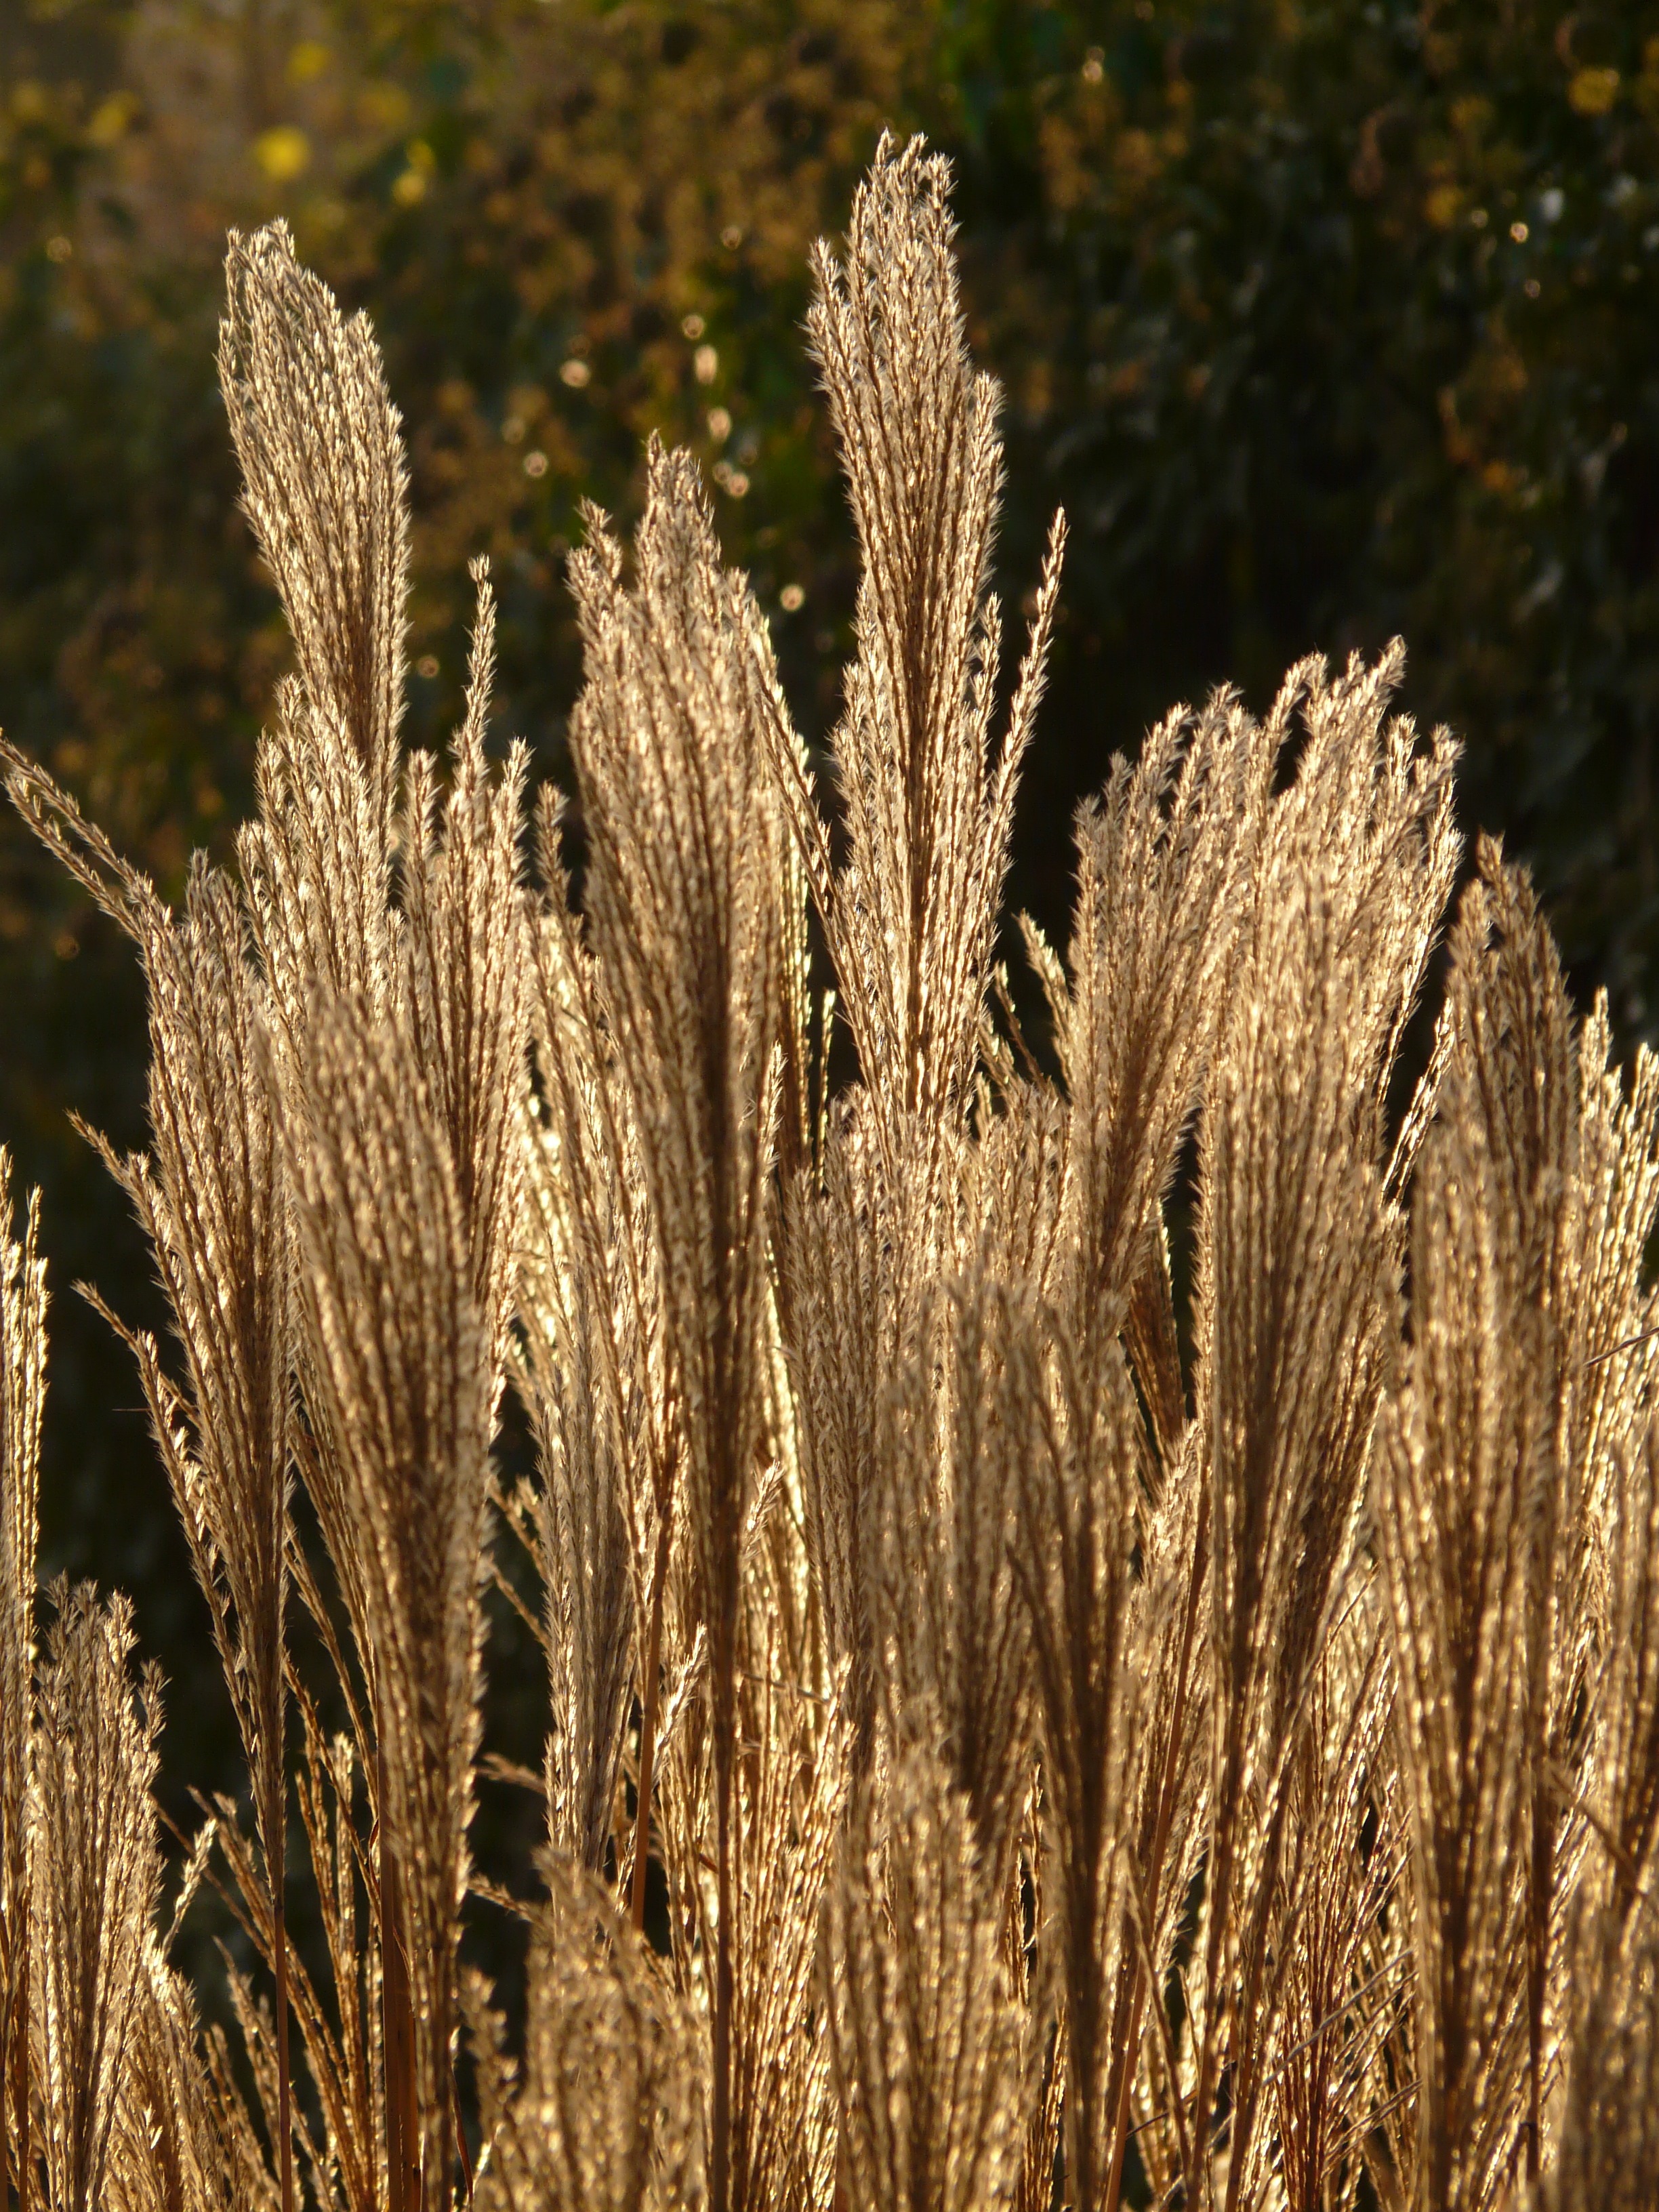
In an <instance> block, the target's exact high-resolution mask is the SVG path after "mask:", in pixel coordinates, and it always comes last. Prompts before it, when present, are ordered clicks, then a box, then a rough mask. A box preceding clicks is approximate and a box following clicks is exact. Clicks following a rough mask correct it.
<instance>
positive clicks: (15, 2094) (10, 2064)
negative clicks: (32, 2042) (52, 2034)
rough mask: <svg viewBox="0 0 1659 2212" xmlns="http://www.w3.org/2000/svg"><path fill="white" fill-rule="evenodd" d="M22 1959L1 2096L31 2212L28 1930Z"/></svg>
mask: <svg viewBox="0 0 1659 2212" xmlns="http://www.w3.org/2000/svg"><path fill="white" fill-rule="evenodd" d="M22 1936H23V1941H22V1943H21V1952H22V1956H21V1958H20V1959H19V1960H18V1962H17V1982H16V1986H15V1989H14V1990H13V1992H12V1996H11V2015H12V2016H11V2018H10V2020H9V2021H8V2022H7V2023H6V2031H7V2040H6V2070H7V2072H8V2074H9V2076H10V2079H9V2081H4V2082H0V2096H3V2097H8V2098H9V2100H10V2103H11V2108H12V2130H13V2140H14V2142H15V2144H16V2146H17V2212H29V2202H30V2199H29V2166H30V2160H29V2048H28V2045H29V2038H28V2027H29V1952H28V1930H27V1925H25V1927H24V1929H23V1930H22ZM4 2136H5V2129H4V2126H3V2124H0V2165H3V2162H4V2160H3V2154H4V2150H5V2142H4Z"/></svg>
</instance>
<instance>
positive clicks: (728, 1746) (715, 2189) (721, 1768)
mask: <svg viewBox="0 0 1659 2212" xmlns="http://www.w3.org/2000/svg"><path fill="white" fill-rule="evenodd" d="M722 1671H723V1672H724V1673H725V1674H726V1681H725V1682H724V1684H723V1685H722V1684H720V1683H719V1682H717V1683H716V1685H715V1711H714V1790H715V1797H716V1801H717V1802H716V1817H715V1837H716V1844H715V1859H716V1865H715V1890H716V1911H718V1913H719V1916H720V1918H719V1925H718V1926H717V1928H716V1929H715V1944H714V2109H713V2115H712V2124H711V2126H710V2130H709V2133H710V2136H711V2148H712V2155H711V2158H710V2161H709V2166H710V2173H709V2181H710V2187H709V2212H731V2190H732V2175H731V2161H732V1737H733V1735H735V1733H736V1731H735V1729H733V1727H732V1719H733V1715H732V1692H733V1689H734V1687H735V1686H734V1684H733V1683H732V1679H731V1668H730V1664H729V1662H728V1663H727V1665H726V1668H724V1669H723V1670H722ZM722 1689H723V1690H724V1693H725V1694H724V1695H723V1696H722V1694H721V1692H722Z"/></svg>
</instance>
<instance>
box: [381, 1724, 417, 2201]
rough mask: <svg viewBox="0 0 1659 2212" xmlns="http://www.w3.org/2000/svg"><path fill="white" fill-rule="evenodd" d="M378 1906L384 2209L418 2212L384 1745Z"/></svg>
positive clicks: (407, 2020)
mask: <svg viewBox="0 0 1659 2212" xmlns="http://www.w3.org/2000/svg"><path fill="white" fill-rule="evenodd" d="M374 1766H375V1783H376V1793H377V1797H378V1801H379V1802H378V1806H377V1812H378V1816H379V1817H378V1819H377V1820H376V1824H375V1825H376V1831H377V1835H378V1839H379V1845H380V1848H379V1851H378V1854H377V1858H378V1869H377V1870H378V1874H379V1887H380V2014H381V2049H382V2052H383V2063H384V2065H385V2069H386V2212H420V2203H421V2159H420V2129H419V2121H418V2114H417V2111H416V2106H417V2105H418V2102H419V2098H418V2092H417V2089H416V2081H415V2020H414V2011H413V2008H412V2006H411V2004H410V1991H409V1954H408V1952H407V1951H406V1950H405V1949H404V1937H403V1926H402V1922H403V1886H402V1883H401V1881H399V1879H398V1852H397V1847H396V1845H395V1844H394V1843H393V1841H392V1824H391V1821H390V1820H389V1818H388V1817H387V1806H386V1749H385V1746H384V1744H383V1743H382V1744H380V1745H377V1747H376V1749H375V1753H374Z"/></svg>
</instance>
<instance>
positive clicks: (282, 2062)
mask: <svg viewBox="0 0 1659 2212" xmlns="http://www.w3.org/2000/svg"><path fill="white" fill-rule="evenodd" d="M286 1887H287V1884H286V1882H285V1881H284V1878H283V1869H282V1867H281V1865H280V1863H279V1864H278V1866H277V1869H276V1876H275V1879H274V1881H273V1882H272V1884H271V1893H270V1903H271V1919H272V1930H273V1933H272V1948H273V1949H274V1950H275V1952H276V2132H277V2134H278V2136H280V2137H281V2138H282V2145H283V2148H282V2175H283V2212H294V2124H293V2118H292V2112H293V2087H292V2080H293V2077H292V2075H291V2074H290V2072H289V2049H288V1911H287V1906H286V1904H285V1902H284V1898H283V1892H284V1890H285V1888H286Z"/></svg>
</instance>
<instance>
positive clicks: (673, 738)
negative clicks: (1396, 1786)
mask: <svg viewBox="0 0 1659 2212" xmlns="http://www.w3.org/2000/svg"><path fill="white" fill-rule="evenodd" d="M635 550H636V562H637V569H638V580H637V585H636V587H635V590H634V591H633V592H628V591H625V590H624V588H623V580H622V554H621V549H620V548H619V547H618V546H617V544H615V542H614V541H613V540H611V539H610V538H608V537H606V536H605V533H604V532H603V529H602V528H601V526H600V525H599V520H598V518H595V519H594V524H593V537H592V543H591V544H590V545H589V546H588V547H587V548H586V550H584V551H583V552H582V553H581V554H580V555H579V556H577V557H576V559H575V560H574V562H573V563H572V580H573V584H574V589H575V592H576V598H577V605H578V607H579V610H580V616H581V623H582V634H583V643H584V649H585V655H586V671H587V675H586V687H585V689H584V690H583V693H582V696H581V699H580V702H579V703H578V706H577V710H576V713H575V714H574V718H573V720H572V724H571V733H570V735H571V750H572V752H573V754H574V758H575V763H576V769H577V774H578V776H579V778H580V787H581V795H582V804H583V808H584V812H585V817H586V824H587V829H588V836H589V839H590V854H591V857H590V862H589V874H588V887H587V897H588V914H589V919H590V921H591V926H592V944H593V948H594V952H595V956H596V958H597V963H598V969H599V981H600V985H601V987H602V989H603V992H604V994H605V1006H606V1009H607V1012H608V1015H609V1018H610V1020H611V1024H612V1025H613V1027H614V1031H615V1035H616V1039H617V1054H618V1057H619V1059H620V1060H621V1063H622V1066H623V1071H624V1073H625V1075H626V1078H627V1081H628V1084H629V1091H630V1095H631V1097H632V1100H633V1107H634V1115H635V1125H636V1127H637V1129H638V1132H639V1146H640V1154H641V1162H642V1164H643V1166H644V1169H645V1172H646V1179H647V1187H648V1188H649V1191H650V1194H651V1200H652V1206H653V1214H654V1217H655V1221H656V1225H657V1234H658V1237H659V1253H660V1264H661V1279H662V1284H663V1310H664V1322H665V1346H666V1352H667V1361H668V1372H669V1384H670V1388H671V1390H672V1392H673V1394H674V1396H675V1399H676V1401H677V1404H678V1411H679V1419H680V1422H681V1425H682V1433H683V1436H684V1448H685V1460H684V1467H685V1478H686V1483H687V1489H688V1493H689V1505H690V1528H691V1533H692V1534H693V1537H694V1541H695V1545H696V1553H695V1557H696V1571H697V1577H698V1584H699V1596H700V1610H701V1612H702V1615H703V1618H704V1619H705V1620H706V1621H707V1624H708V1644H709V1656H710V1668H711V1686H712V1695H713V1719H714V1761H715V1809H716V1830H717V1834H716V1853H717V1858H718V1863H719V1866H720V1887H721V1895H720V1924H719V1929H718V1933H717V1938H716V1941H717V1944H718V1949H719V1958H718V1987H717V1990H716V1996H715V2002H714V2039H715V2057H714V2086H713V2093H712V2100H711V2121H710V2191H711V2196H712V2199H713V2202H714V2207H715V2212H726V2206H727V2203H728V2202H729V2198H728V2194H727V2191H728V2185H729V2166H728V2156H729V2138H730V2119H731V2113H730V2031H731V2006H732V1957H731V1950H730V1944H731V1932H730V1931H731V1922H732V1912H733V1910H734V1906H733V1901H732V1896H731V1893H730V1889H729V1882H730V1876H731V1866H732V1790H733V1781H732V1762H733V1759H734V1755H735V1748H736V1737H735V1729H736V1667H737V1638H738V1601H739V1589H738V1569H739V1553H740V1547H741V1543H742V1534H743V1528H744V1520H745V1516H746V1513H747V1507H748V1501H749V1498H750V1486H751V1482H752V1478H753V1474H754V1471H755V1463H756V1455H757V1450H758V1448H759V1445H760V1443H761V1437H762V1420H763V1411H764V1391H765V1382H764V1358H763V1325H764V1319H765V1301H766V1297H767V1268H766V1246H767V1181H768V1176H769V1167H770V1139H771V1129H772V1125H773V1120H774V1112H775V1085H774V1083H773V1080H772V1064H773V1056H774V1046H775V1042H776V1036H777V991H778V973H779V964H780V961H781V957H782V956H781V942H780V935H781V933H780V927H779V918H778V915H777V909H776V905H775V897H776V886H777V883H778V856H779V848H780V843H781V837H780V834H779V830H778V827H777V823H776V818H775V804H774V802H773V799H772V795H771V788H770V785H769V781H768V779H767V776H766V773H765V764H764V763H765V756H764V752H763V747H764V745H765V743H766V733H767V732H768V730H769V728H770V727H771V726H772V725H773V724H774V723H775V720H776V716H777V705H776V690H775V676H774V673H773V669H772V662H771V653H770V648H769V646H768V645H767V643H766V641H765V637H764V631H763V625H762V623H761V620H760V617H759V614H758V612H757V610H756V607H755V604H754V600H753V599H752V597H751V596H750V592H749V590H748V587H747V586H746V584H745V583H744V581H743V580H742V579H741V578H740V577H738V576H736V575H733V574H728V573H727V572H726V571H724V570H722V568H720V561H719V554H718V550H717V548H716V546H715V544H714V534H713V532H712V529H711V527H710V525H709V521H708V511H707V507H706V505H705V502H704V500H703V497H702V493H701V491H700V489H699V488H698V486H697V483H696V474H695V471H694V470H693V467H692V465H691V463H690V459H689V458H688V457H686V456H684V455H683V454H667V453H663V452H662V451H661V450H660V448H657V447H653V452H652V455H651V462H650V484H649V495H648V498H647V506H646V512H645V516H644V519H643V520H642V522H641V527H640V532H639V538H638V541H637V545H636V549H635Z"/></svg>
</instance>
